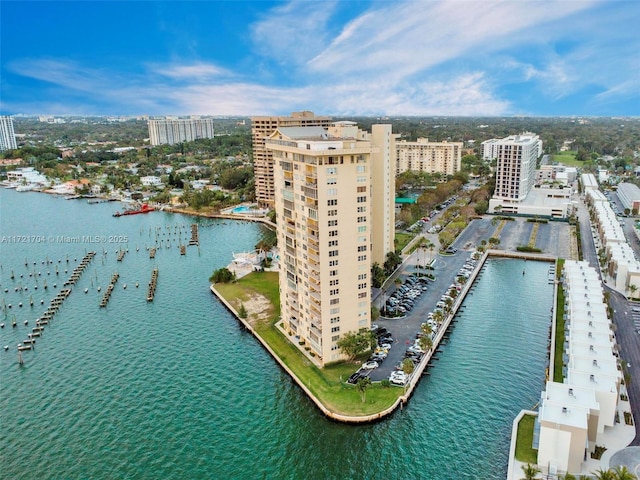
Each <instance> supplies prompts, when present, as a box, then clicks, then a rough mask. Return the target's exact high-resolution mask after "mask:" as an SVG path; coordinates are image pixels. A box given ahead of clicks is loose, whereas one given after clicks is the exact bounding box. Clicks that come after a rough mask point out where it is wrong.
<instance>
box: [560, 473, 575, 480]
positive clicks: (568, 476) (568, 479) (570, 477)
mask: <svg viewBox="0 0 640 480" xmlns="http://www.w3.org/2000/svg"><path fill="white" fill-rule="evenodd" d="M558 478H559V480H577V479H576V476H575V475H574V474H572V473H569V472H567V473H565V474H564V475H560V476H559V477H558Z"/></svg>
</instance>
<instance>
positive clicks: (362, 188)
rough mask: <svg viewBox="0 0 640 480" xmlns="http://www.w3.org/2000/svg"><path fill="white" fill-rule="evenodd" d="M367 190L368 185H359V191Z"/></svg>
mask: <svg viewBox="0 0 640 480" xmlns="http://www.w3.org/2000/svg"><path fill="white" fill-rule="evenodd" d="M366 191H367V187H366V186H364V185H363V186H361V187H358V193H364V192H366Z"/></svg>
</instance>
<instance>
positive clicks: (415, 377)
mask: <svg viewBox="0 0 640 480" xmlns="http://www.w3.org/2000/svg"><path fill="white" fill-rule="evenodd" d="M489 256H498V257H512V258H526V259H531V260H537V261H549V262H555V260H556V259H555V258H554V257H549V256H546V255H539V254H531V253H521V252H517V253H514V254H510V253H509V252H502V251H500V250H490V251H487V252H485V253H484V254H483V255H482V257H481V258H480V260H479V261H478V263H477V265H476V268H475V269H474V270H473V272H472V274H471V276H470V277H469V279H468V280H467V281H466V282H465V284H464V286H463V287H462V290H461V291H460V294H459V295H458V296H457V297H456V299H455V301H454V303H453V305H452V307H451V312H450V313H449V314H448V315H447V316H446V317H445V319H444V321H443V323H442V325H441V326H440V328H439V329H438V332H437V333H436V336H435V338H434V340H433V347H432V348H431V350H430V351H428V352H427V353H425V354H424V355H423V357H422V359H421V360H420V363H419V364H418V365H417V366H416V368H415V370H414V373H413V374H412V375H411V380H410V381H409V383H408V384H407V385H406V386H405V389H404V394H403V395H401V396H399V397H398V399H397V400H396V401H395V402H394V403H393V405H391V406H390V407H388V408H386V409H385V410H382V411H380V412H377V413H374V414H371V415H362V416H351V415H343V414H340V413H336V412H333V411H331V410H329V409H328V408H327V407H326V406H325V405H324V404H323V403H322V402H321V401H320V400H319V399H318V398H317V397H316V396H315V395H314V394H313V392H311V390H310V389H309V388H308V387H307V386H306V385H305V384H304V383H303V382H302V381H301V380H300V379H299V378H298V377H297V376H296V375H295V373H294V372H293V371H292V370H291V369H290V368H289V367H288V366H287V365H286V364H285V363H284V362H283V361H282V360H281V359H280V357H278V355H277V354H276V353H275V352H274V351H273V350H272V349H271V347H270V346H269V345H268V344H267V342H265V341H264V340H263V339H262V337H260V335H258V333H257V332H256V331H255V330H254V328H253V327H252V326H251V325H250V324H249V323H248V322H247V321H246V320H245V319H243V318H240V315H238V312H237V311H236V310H235V309H234V308H233V306H232V305H231V304H229V302H227V300H226V299H225V298H224V297H223V296H222V295H221V294H220V293H219V292H218V291H217V290H216V288H215V285H211V292H212V293H213V294H215V295H216V297H218V299H219V300H220V302H222V304H223V305H224V306H225V307H226V308H227V309H228V310H229V311H230V312H231V313H232V314H233V315H234V316H235V317H236V318H237V319H238V320H239V321H240V322H241V323H242V324H243V325H244V327H245V328H246V329H247V330H248V331H250V332H251V333H253V334H254V336H255V337H256V338H257V339H258V341H259V342H260V343H261V344H262V346H263V347H264V348H265V349H266V350H267V351H268V352H269V353H270V354H271V356H273V358H274V359H275V360H276V361H277V362H278V364H279V365H280V366H281V367H282V368H283V369H284V370H285V371H286V372H287V373H288V374H289V375H290V376H291V378H292V379H293V380H294V381H295V382H296V384H297V385H298V386H299V387H300V388H301V389H302V390H303V391H304V392H305V393H306V394H307V395H308V396H309V398H310V399H311V400H312V401H313V402H314V403H315V404H316V406H317V407H318V408H319V409H320V410H321V411H322V413H324V414H325V415H326V416H327V417H329V418H331V419H332V420H336V421H338V422H343V423H349V424H362V423H369V422H374V421H377V420H380V419H383V418H385V417H387V416H388V415H390V414H392V413H393V412H394V411H395V410H396V409H397V408H399V407H401V406H402V405H403V404H406V403H407V402H408V401H409V398H410V397H411V395H412V394H413V391H414V389H415V388H416V386H417V385H418V382H419V381H420V379H421V378H422V375H423V373H424V371H425V369H426V368H427V366H428V364H429V361H430V360H431V358H432V356H433V354H434V352H435V351H436V350H437V348H438V346H439V344H440V341H441V340H442V339H443V338H444V336H445V334H446V332H447V331H448V330H449V327H450V326H451V322H452V321H453V318H454V317H455V315H456V313H457V312H458V309H459V308H460V306H461V305H462V303H463V302H464V299H465V297H466V295H467V293H468V292H469V289H470V288H471V287H472V286H473V283H474V282H475V280H476V277H477V276H478V273H479V272H480V270H481V269H482V267H483V266H484V263H485V261H486V260H487V258H488V257H489Z"/></svg>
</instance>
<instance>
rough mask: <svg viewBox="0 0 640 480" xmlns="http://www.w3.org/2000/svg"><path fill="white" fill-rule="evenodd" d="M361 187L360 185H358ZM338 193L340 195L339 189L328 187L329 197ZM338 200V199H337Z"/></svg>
mask: <svg viewBox="0 0 640 480" xmlns="http://www.w3.org/2000/svg"><path fill="white" fill-rule="evenodd" d="M358 188H360V187H358ZM336 195H338V189H337V188H327V197H335V196H336ZM336 202H337V200H336Z"/></svg>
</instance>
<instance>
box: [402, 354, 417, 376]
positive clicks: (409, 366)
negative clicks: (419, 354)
mask: <svg viewBox="0 0 640 480" xmlns="http://www.w3.org/2000/svg"><path fill="white" fill-rule="evenodd" d="M415 368H416V366H415V364H414V363H413V360H411V359H410V358H405V359H404V360H403V361H402V371H403V372H404V373H406V374H407V375H411V374H412V373H413V371H414V370H415Z"/></svg>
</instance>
